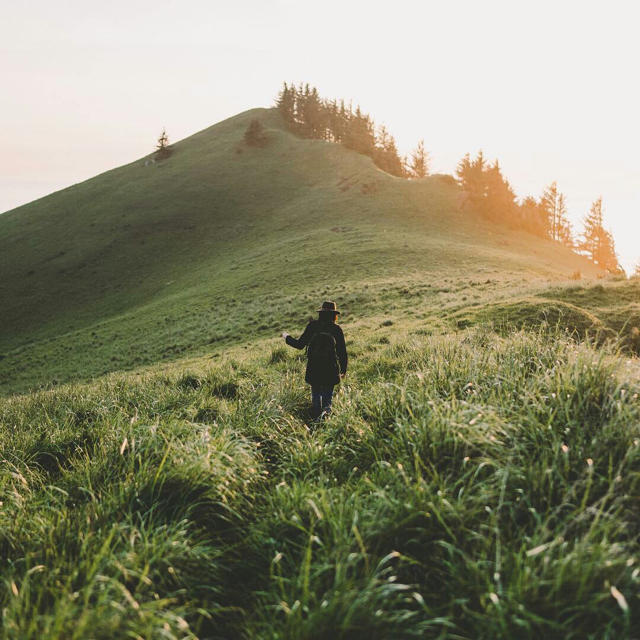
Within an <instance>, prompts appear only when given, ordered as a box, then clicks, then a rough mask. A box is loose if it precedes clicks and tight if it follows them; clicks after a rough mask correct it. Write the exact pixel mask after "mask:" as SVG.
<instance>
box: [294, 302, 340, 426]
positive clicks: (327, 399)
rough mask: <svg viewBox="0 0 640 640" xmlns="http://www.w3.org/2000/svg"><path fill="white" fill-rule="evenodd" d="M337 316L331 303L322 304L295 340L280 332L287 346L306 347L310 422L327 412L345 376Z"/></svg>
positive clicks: (306, 379) (336, 311)
mask: <svg viewBox="0 0 640 640" xmlns="http://www.w3.org/2000/svg"><path fill="white" fill-rule="evenodd" d="M339 313H340V312H339V311H338V308H337V306H336V303H335V302H331V301H325V302H323V303H322V307H321V308H320V309H318V319H317V320H311V322H309V324H308V325H307V327H306V329H305V330H304V332H303V333H302V335H301V336H300V337H299V338H298V339H297V340H296V339H295V338H294V337H293V336H290V335H289V334H288V333H287V332H286V331H283V332H282V337H283V338H284V339H285V342H286V343H287V344H288V345H289V346H290V347H293V348H294V349H304V348H305V347H306V348H307V371H306V374H305V378H304V379H305V382H307V383H308V384H310V385H311V404H312V417H313V418H314V419H316V418H321V417H324V416H326V415H328V414H329V413H330V412H331V401H332V399H333V389H334V387H335V386H336V385H337V384H339V383H340V379H341V378H344V376H345V375H346V373H347V347H346V345H345V342H344V334H343V333H342V329H341V327H340V325H339V324H338V323H337V322H336V320H337V318H338V314H339Z"/></svg>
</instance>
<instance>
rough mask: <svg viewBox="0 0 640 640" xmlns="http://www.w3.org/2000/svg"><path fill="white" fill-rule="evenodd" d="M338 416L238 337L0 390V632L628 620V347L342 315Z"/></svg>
mask: <svg viewBox="0 0 640 640" xmlns="http://www.w3.org/2000/svg"><path fill="white" fill-rule="evenodd" d="M345 331H346V333H347V338H348V340H349V346H350V352H351V356H352V367H351V370H350V372H349V375H348V377H347V380H346V383H345V384H344V385H343V386H342V389H341V390H340V392H339V393H338V394H337V397H336V401H335V406H334V412H333V415H332V416H331V417H330V419H328V420H327V421H326V422H324V423H321V424H313V423H310V422H309V421H308V420H307V418H306V411H307V407H308V397H307V395H308V394H307V390H306V389H305V387H304V385H303V384H302V382H301V378H302V369H303V366H304V362H303V357H302V356H301V355H299V354H298V352H295V351H293V350H290V349H285V347H284V346H281V342H280V341H267V342H265V343H264V344H263V345H262V347H256V348H254V349H252V350H251V353H246V352H245V351H244V350H242V349H237V350H236V353H233V350H232V351H231V352H230V353H229V354H228V355H227V356H224V357H222V358H220V359H217V360H215V361H212V360H211V359H210V358H201V359H193V360H191V361H189V362H185V363H182V364H177V363H176V364H171V365H167V366H166V367H165V368H164V370H156V371H150V372H146V373H138V374H111V375H109V376H106V377H104V378H102V379H100V380H98V381H95V382H94V383H91V384H85V385H82V384H75V385H63V386H60V387H59V388H57V389H54V390H49V391H41V392H37V393H32V394H28V395H22V396H13V397H10V398H7V399H5V400H3V401H2V402H1V404H0V425H2V427H1V431H0V434H1V435H0V437H1V439H2V444H1V447H2V458H3V465H2V472H1V476H0V485H1V487H2V494H3V504H2V508H1V509H0V553H2V562H1V563H0V566H1V567H2V569H0V577H1V581H0V584H1V585H2V589H1V595H0V598H1V602H2V611H3V634H4V637H7V638H16V639H17V638H20V639H23V638H86V637H92V638H112V637H145V638H146V637H166V638H194V637H199V638H231V637H234V638H235V637H246V638H258V637H259V638H291V639H293V638H363V639H365V638H367V639H368V638H411V637H430V638H451V639H453V638H456V639H461V638H469V639H471V638H474V639H477V638H515V637H517V638H540V637H550V638H568V639H573V638H575V639H578V638H579V639H583V638H594V639H595V638H598V639H602V638H612V639H613V638H616V639H617V638H631V637H632V630H633V629H634V628H637V625H638V623H640V619H639V617H638V611H639V608H638V607H639V606H640V602H639V600H638V593H639V587H640V575H639V572H640V569H639V568H638V566H637V562H638V555H639V553H640V548H639V547H640V543H639V542H638V535H637V534H638V525H639V524H640V522H639V517H640V512H639V511H638V491H639V487H640V404H639V403H638V393H639V392H640V369H639V367H638V360H637V358H627V357H623V356H621V355H619V354H618V355H616V354H615V353H613V352H612V351H611V350H610V348H609V347H607V346H604V347H599V348H596V347H594V346H593V344H590V343H589V340H586V341H585V340H582V341H577V340H575V339H573V338H571V337H569V336H568V335H567V334H566V333H564V332H562V331H560V330H559V329H557V328H555V329H552V330H551V331H549V330H548V329H544V328H539V329H538V330H522V331H513V332H511V333H510V334H508V335H500V333H496V332H493V331H491V330H489V329H488V328H487V327H486V326H480V327H477V328H471V329H466V330H464V331H461V332H459V333H450V334H447V335H429V334H430V333H431V331H430V328H429V326H423V325H422V323H421V322H412V321H409V320H408V321H406V323H405V322H403V321H400V322H398V321H394V320H390V319H389V316H386V317H385V316H384V315H382V316H380V317H379V318H377V319H374V318H371V319H370V320H369V321H368V322H367V323H363V324H362V325H361V326H359V327H358V328H357V329H356V327H355V326H353V327H352V328H351V330H349V329H348V328H345Z"/></svg>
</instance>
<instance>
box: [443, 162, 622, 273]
mask: <svg viewBox="0 0 640 640" xmlns="http://www.w3.org/2000/svg"><path fill="white" fill-rule="evenodd" d="M456 178H457V180H458V184H459V185H460V187H461V188H462V192H463V194H464V198H463V202H462V206H463V207H468V208H470V209H472V210H474V211H477V212H479V213H481V214H483V215H484V216H485V217H487V218H489V219H491V220H493V221H495V222H498V223H501V224H504V225H507V226H510V227H513V228H517V229H524V230H525V231H528V232H529V233H532V234H534V235H537V236H540V237H542V238H548V239H549V240H554V241H555V242H558V243H560V244H562V245H564V246H565V247H568V248H569V249H571V250H572V251H574V252H576V253H579V254H581V255H584V256H586V257H588V258H589V259H590V260H591V261H592V262H593V263H594V264H596V265H598V266H599V267H601V268H603V269H605V270H607V271H610V272H612V273H620V272H621V271H622V269H621V267H620V264H619V262H618V257H617V255H616V250H615V243H614V240H613V236H612V235H611V233H610V232H609V231H608V230H607V229H605V226H604V219H603V213H602V198H598V199H597V200H595V201H594V202H593V204H592V205H591V209H590V210H589V212H588V213H587V215H586V216H585V218H584V221H583V224H584V229H583V232H582V234H580V235H579V236H576V235H575V233H574V231H573V229H572V227H571V223H570V221H569V218H568V214H567V205H566V198H565V196H564V194H563V193H561V192H560V190H559V189H558V185H557V184H556V182H552V183H551V184H550V185H549V186H548V187H547V188H546V189H545V190H544V191H543V193H542V195H541V196H540V197H539V198H535V197H533V196H527V197H526V198H524V199H522V200H521V201H520V202H518V200H517V198H516V194H515V193H514V191H513V189H512V188H511V185H510V184H509V181H508V180H507V179H506V178H505V177H504V176H503V175H502V171H501V170H500V165H499V164H498V161H497V160H496V161H495V162H494V163H493V164H491V163H488V162H487V161H486V160H485V158H484V156H483V154H482V152H481V151H480V152H479V153H478V155H477V156H476V157H475V158H473V159H471V157H470V156H469V154H467V155H466V156H465V157H464V158H463V159H462V160H461V161H460V162H459V163H458V167H457V169H456Z"/></svg>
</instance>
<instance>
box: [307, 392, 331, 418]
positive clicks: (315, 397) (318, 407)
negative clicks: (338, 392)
mask: <svg viewBox="0 0 640 640" xmlns="http://www.w3.org/2000/svg"><path fill="white" fill-rule="evenodd" d="M332 399H333V387H323V388H319V387H311V404H312V405H313V414H314V416H315V417H316V418H317V417H320V416H321V415H322V414H323V413H330V412H331V400H332Z"/></svg>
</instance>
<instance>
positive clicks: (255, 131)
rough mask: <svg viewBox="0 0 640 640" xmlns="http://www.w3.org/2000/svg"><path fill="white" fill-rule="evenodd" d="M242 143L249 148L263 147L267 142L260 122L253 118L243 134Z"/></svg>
mask: <svg viewBox="0 0 640 640" xmlns="http://www.w3.org/2000/svg"><path fill="white" fill-rule="evenodd" d="M244 141H245V143H246V145H247V146H249V147H264V146H266V144H267V142H268V138H267V134H266V133H265V130H264V127H263V126H262V122H260V120H257V119H256V118H254V119H253V120H252V121H251V122H250V123H249V126H248V127H247V130H246V131H245V132H244Z"/></svg>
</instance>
